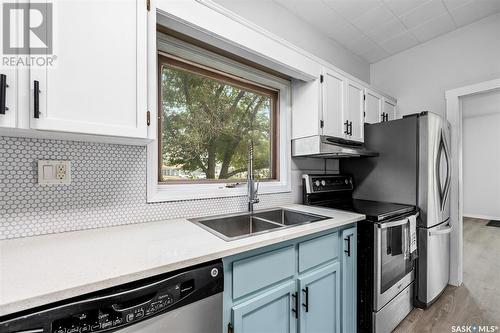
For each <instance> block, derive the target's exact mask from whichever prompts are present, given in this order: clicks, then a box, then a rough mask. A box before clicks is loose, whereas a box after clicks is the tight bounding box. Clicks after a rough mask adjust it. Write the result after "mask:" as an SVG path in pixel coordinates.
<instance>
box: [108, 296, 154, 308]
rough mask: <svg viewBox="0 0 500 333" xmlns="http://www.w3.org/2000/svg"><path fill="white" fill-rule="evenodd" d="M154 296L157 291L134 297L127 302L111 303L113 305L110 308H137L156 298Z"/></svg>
mask: <svg viewBox="0 0 500 333" xmlns="http://www.w3.org/2000/svg"><path fill="white" fill-rule="evenodd" d="M156 296H157V293H151V294H148V295H144V296H140V297H137V298H135V299H133V300H130V301H127V302H124V303H116V304H113V305H111V308H112V309H113V310H115V311H116V312H124V311H128V310H131V309H134V308H137V307H139V306H142V305H146V304H149V303H151V302H152V301H154V299H155V298H156Z"/></svg>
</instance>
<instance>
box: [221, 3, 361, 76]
mask: <svg viewBox="0 0 500 333" xmlns="http://www.w3.org/2000/svg"><path fill="white" fill-rule="evenodd" d="M215 2H217V3H218V4H220V5H222V6H223V7H225V8H227V9H229V10H231V11H233V12H235V13H236V14H238V15H240V16H242V17H243V18H245V19H247V20H249V21H251V22H253V23H255V24H257V25H259V26H260V27H262V28H264V29H266V30H268V31H269V32H272V33H274V34H275V35H277V36H279V37H281V38H283V39H286V40H288V41H289V42H291V43H293V44H295V45H297V46H298V47H300V48H302V49H304V50H306V51H308V52H310V53H312V54H314V55H315V56H317V57H319V58H322V59H324V60H325V61H327V62H329V63H331V64H333V65H335V66H337V67H338V68H340V69H342V70H344V71H345V72H347V73H349V74H351V75H354V76H355V77H357V78H359V79H361V80H363V81H366V82H370V65H369V64H368V62H366V61H364V60H363V59H361V58H360V57H359V56H357V55H355V54H354V53H351V52H350V51H348V50H346V49H345V48H344V47H342V46H341V45H340V44H338V43H337V42H335V41H334V40H332V39H330V38H328V37H327V36H326V35H324V34H322V33H320V32H319V31H317V30H316V29H315V28H313V27H312V26H310V25H309V24H307V23H306V22H304V21H302V20H301V19H300V18H298V17H297V16H295V15H294V14H293V13H291V12H290V11H289V10H288V9H286V8H284V7H282V6H280V5H279V4H277V3H275V2H273V1H270V0H264V1H258V4H256V3H255V2H256V0H215Z"/></svg>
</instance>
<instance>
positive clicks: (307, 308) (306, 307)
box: [302, 287, 309, 312]
mask: <svg viewBox="0 0 500 333" xmlns="http://www.w3.org/2000/svg"><path fill="white" fill-rule="evenodd" d="M302 292H303V293H304V295H305V298H306V301H305V303H302V306H303V307H304V308H305V309H306V312H309V287H305V288H304V289H302Z"/></svg>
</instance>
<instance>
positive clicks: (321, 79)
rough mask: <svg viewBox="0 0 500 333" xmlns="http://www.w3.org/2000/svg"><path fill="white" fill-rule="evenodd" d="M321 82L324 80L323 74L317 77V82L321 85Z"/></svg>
mask: <svg viewBox="0 0 500 333" xmlns="http://www.w3.org/2000/svg"><path fill="white" fill-rule="evenodd" d="M323 80H324V77H323V74H321V75H320V76H319V82H321V83H323Z"/></svg>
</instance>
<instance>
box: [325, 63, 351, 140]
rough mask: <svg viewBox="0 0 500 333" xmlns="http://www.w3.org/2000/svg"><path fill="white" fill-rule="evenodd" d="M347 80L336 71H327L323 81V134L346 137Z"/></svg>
mask: <svg viewBox="0 0 500 333" xmlns="http://www.w3.org/2000/svg"><path fill="white" fill-rule="evenodd" d="M344 106H345V81H344V78H343V77H342V76H341V75H339V74H338V73H336V72H334V71H325V73H324V82H323V121H324V127H323V135H328V136H333V137H337V138H345V137H346V125H345V124H344V123H345V121H346V119H344V118H345V114H344V112H343V110H344Z"/></svg>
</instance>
